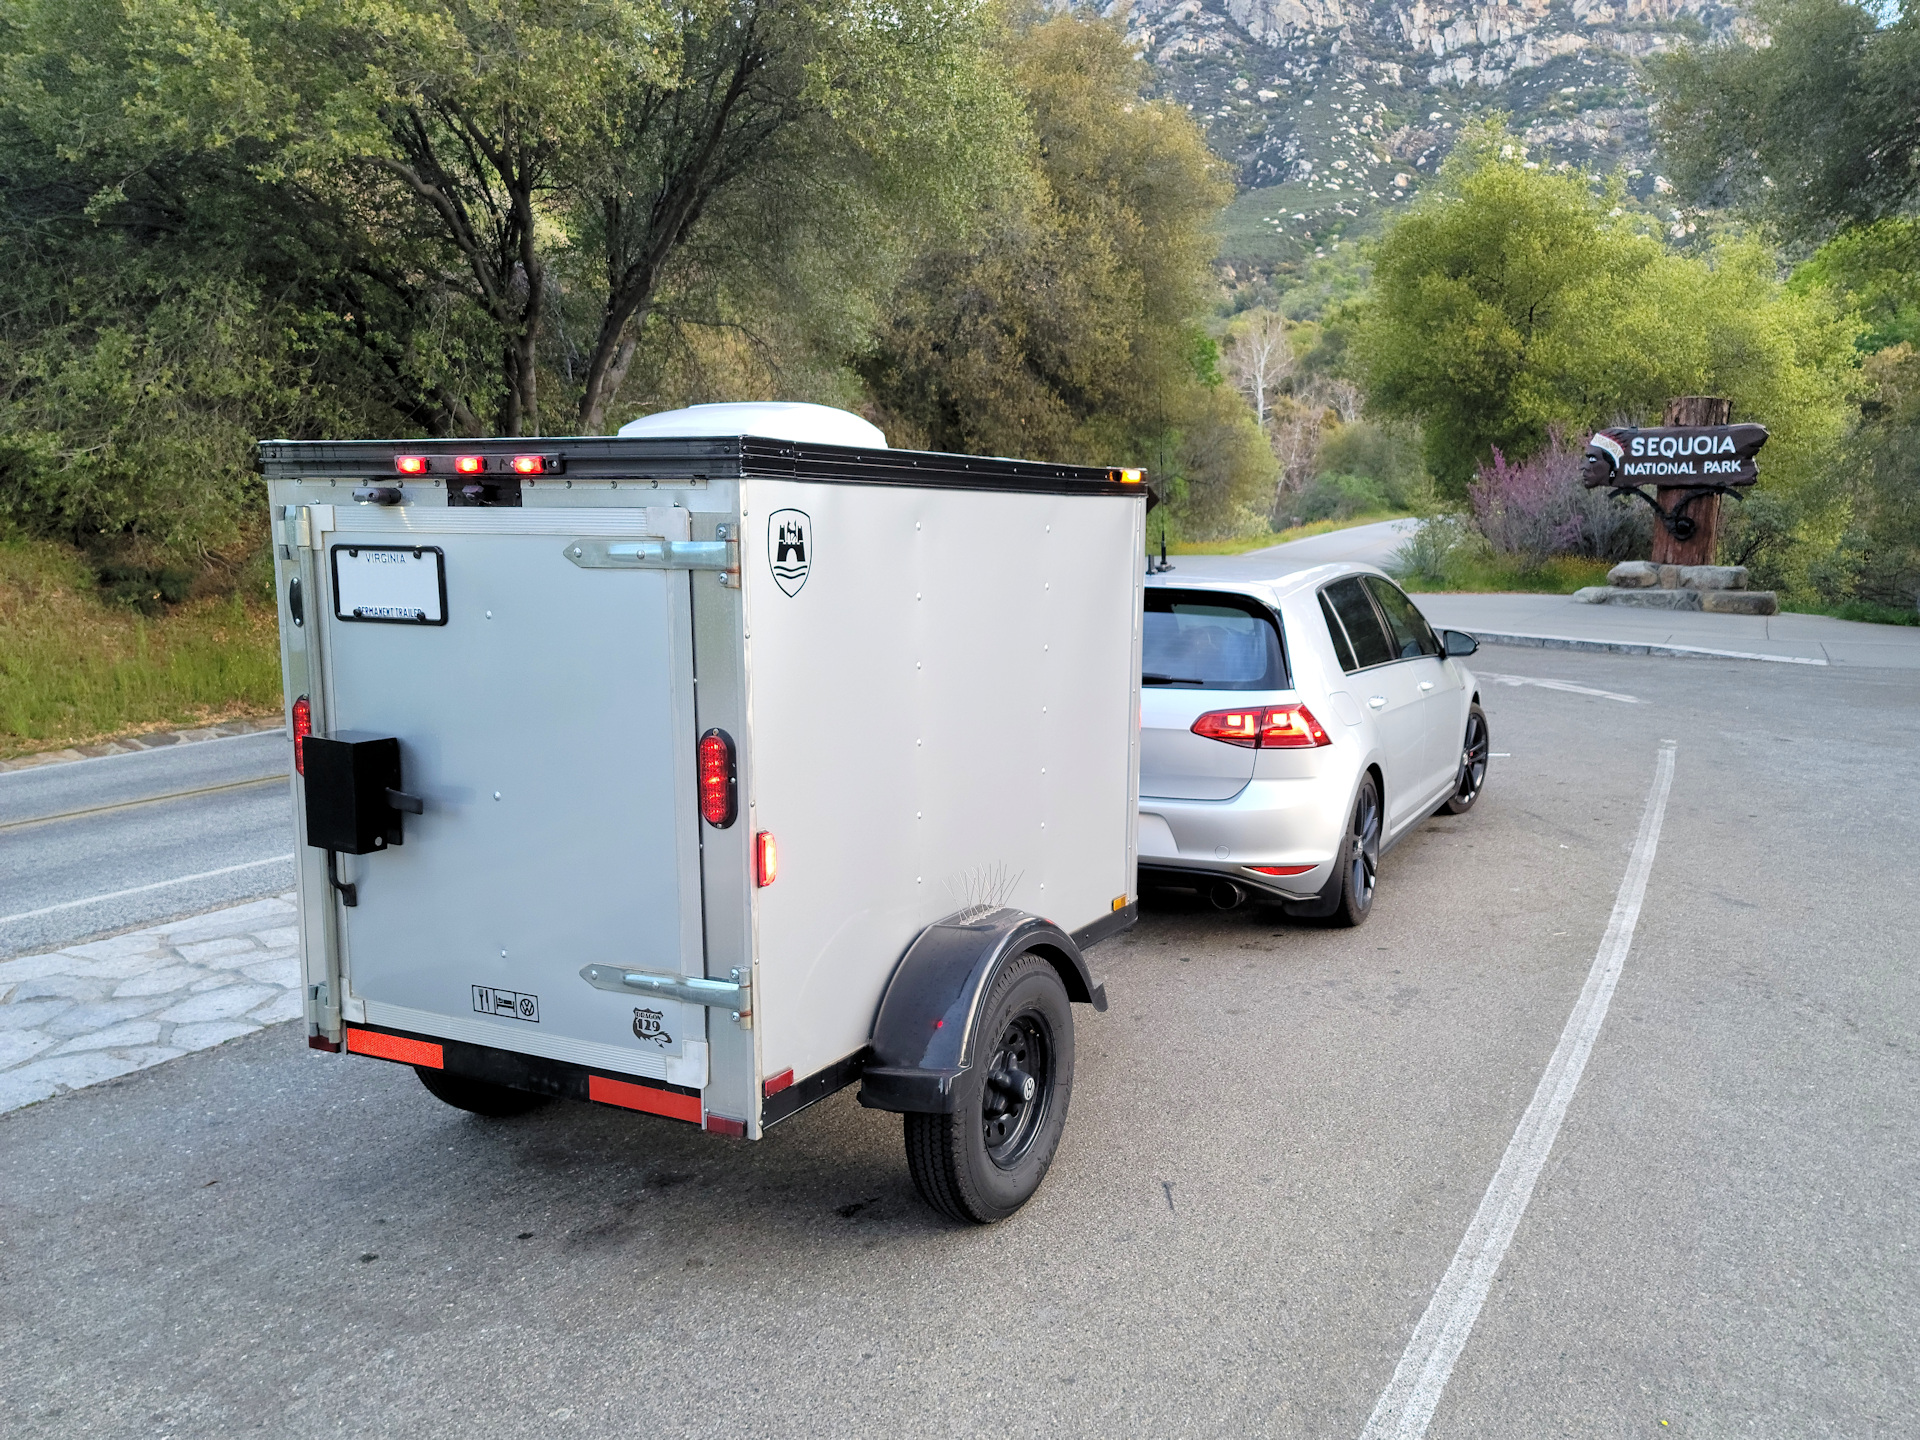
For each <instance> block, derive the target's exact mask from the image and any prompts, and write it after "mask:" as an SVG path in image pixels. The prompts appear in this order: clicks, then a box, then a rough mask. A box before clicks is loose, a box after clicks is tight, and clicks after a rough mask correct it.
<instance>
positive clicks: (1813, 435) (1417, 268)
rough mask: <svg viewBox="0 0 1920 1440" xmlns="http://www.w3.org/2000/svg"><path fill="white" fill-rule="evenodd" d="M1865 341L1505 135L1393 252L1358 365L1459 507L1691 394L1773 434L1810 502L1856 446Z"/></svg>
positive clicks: (1372, 398) (1458, 154) (1449, 174)
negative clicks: (1496, 478) (1513, 465)
mask: <svg viewBox="0 0 1920 1440" xmlns="http://www.w3.org/2000/svg"><path fill="white" fill-rule="evenodd" d="M1850 339H1851V327H1850V325H1849V324H1848V323H1847V321H1846V320H1845V319H1844V317H1842V316H1841V315H1840V314H1839V313H1837V312H1836V310H1835V308H1834V307H1833V306H1832V305H1831V303H1830V302H1829V301H1828V300H1827V298H1826V297H1825V296H1822V295H1813V294H1788V293H1786V292H1785V291H1784V290H1783V288H1782V287H1781V286H1780V284H1779V283H1778V282H1777V280H1776V278H1775V273H1774V262H1773V259H1772V257H1771V255H1769V254H1768V253H1767V252H1766V251H1764V250H1763V249H1762V248H1760V247H1759V246H1757V245H1754V244H1751V243H1735V244H1729V245H1725V246H1722V247H1720V248H1719V249H1717V250H1716V251H1715V252H1713V253H1712V254H1711V255H1709V256H1707V257H1705V258H1701V257H1695V256H1681V255H1674V254H1670V253H1668V252H1667V251H1666V250H1665V249H1664V248H1663V247H1662V246H1661V244H1660V242H1659V241H1658V240H1657V239H1655V238H1653V237H1652V236H1651V235H1648V234H1645V233H1642V232H1641V231H1639V230H1637V229H1636V228H1635V227H1634V225H1633V224H1632V222H1631V219H1630V217H1628V216H1626V215H1625V214H1623V213H1621V209H1620V207H1618V206H1610V204H1609V202H1608V201H1607V200H1606V199H1603V198H1602V197H1601V196H1599V195H1596V194H1595V192H1594V188H1593V186H1592V185H1591V183H1590V182H1589V181H1588V180H1587V179H1586V177H1584V176H1578V175H1573V176H1566V175H1558V174H1555V173H1553V172H1551V171H1545V170H1529V169H1527V168H1526V167H1525V165H1524V163H1523V162H1522V161H1521V160H1520V158H1519V154H1518V151H1517V149H1516V148H1515V147H1513V146H1512V145H1511V142H1510V141H1508V140H1507V139H1506V137H1505V134H1504V132H1503V131H1501V130H1499V129H1498V128H1497V127H1495V128H1489V129H1483V130H1481V131H1479V132H1476V133H1471V134H1469V135H1468V136H1466V137H1464V138H1463V142H1462V144H1461V146H1460V147H1459V148H1458V149H1457V150H1456V151H1455V154H1454V156H1453V157H1451V158H1450V159H1449V161H1448V164H1447V167H1446V169H1445V170H1444V172H1443V175H1442V183H1441V184H1440V186H1438V187H1436V191H1435V193H1434V194H1433V195H1432V196H1431V198H1429V199H1427V200H1425V201H1423V202H1421V203H1420V204H1419V205H1417V206H1416V207H1415V209H1414V210H1412V211H1411V212H1410V213H1409V214H1408V215H1407V216H1405V217H1404V218H1403V219H1401V220H1400V221H1399V222H1397V223H1396V224H1395V225H1394V226H1393V227H1392V228H1391V229H1390V230H1389V231H1388V232H1387V234H1386V236H1385V237H1384V239H1383V240H1382V241H1381V243H1380V246H1379V251H1378V254H1377V255H1376V258H1375V265H1374V294H1373V297H1372V298H1371V300H1370V301H1369V302H1368V304H1367V306H1366V307H1365V310H1364V312H1363V315H1362V318H1361V322H1360V325H1359V328H1358V331H1357V333H1356V335H1355V337H1354V341H1353V351H1354V361H1355V365H1356V368H1357V370H1358V372H1359V373H1360V374H1361V375H1362V376H1363V378H1364V380H1365V385H1366V389H1367V392H1368V395H1369V403H1370V404H1371V405H1372V407H1373V408H1374V410H1375V411H1376V412H1377V413H1380V414H1383V415H1386V416H1396V417H1403V418H1407V419H1414V420H1418V421H1419V422H1420V423H1421V424H1422V426H1423V427H1424V433H1425V436H1426V447H1427V459H1428V465H1429V468H1430V469H1431V470H1432V472H1433V475H1434V478H1435V480H1436V483H1437V484H1438V485H1439V487H1440V489H1441V491H1442V493H1445V494H1450V495H1452V496H1455V497H1458V496H1461V495H1463V494H1464V493H1465V490H1466V485H1467V483H1468V481H1469V480H1470V479H1471V478H1472V475H1473V473H1474V470H1475V468H1476V467H1477V466H1479V465H1481V464H1484V463H1485V462H1486V461H1487V460H1488V459H1489V458H1490V455H1491V452H1492V451H1493V449H1494V448H1496V447H1497V448H1499V449H1500V450H1502V451H1503V452H1505V453H1506V454H1507V455H1509V456H1510V457H1521V456H1525V455H1527V454H1530V453H1531V452H1532V451H1534V450H1535V449H1537V448H1538V447H1539V446H1540V445H1542V444H1543V443H1544V442H1545V439H1546V436H1547V433H1548V431H1549V429H1550V428H1551V427H1553V426H1555V425H1558V426H1561V427H1564V428H1565V429H1566V430H1567V431H1569V432H1575V431H1578V430H1582V429H1591V428H1595V427H1597V426H1599V425H1603V424H1610V423H1642V424H1644V423H1649V422H1651V421H1654V420H1657V418H1658V413H1659V410H1660V407H1661V405H1662V403H1663V402H1664V400H1665V399H1666V398H1668V397H1669V396H1673V395H1681V394H1717V395H1728V396H1731V397H1732V398H1733V401H1734V406H1735V410H1736V412H1737V413H1738V414H1740V415H1742V416H1749V417H1752V418H1754V419H1757V420H1760V421H1762V422H1764V423H1766V424H1767V425H1768V426H1769V427H1771V429H1772V431H1773V436H1774V438H1773V440H1772V442H1770V444H1769V447H1768V452H1767V467H1766V468H1767V469H1768V470H1769V472H1770V473H1771V474H1772V475H1773V477H1774V481H1775V483H1776V484H1778V485H1780V486H1783V487H1785V488H1800V487H1804V486H1806V485H1808V484H1810V483H1812V482H1813V481H1814V480H1815V478H1816V477H1817V476H1818V475H1819V474H1820V473H1821V472H1822V465H1823V464H1824V459H1825V457H1827V456H1828V455H1830V453H1831V451H1832V448H1833V446H1834V445H1835V444H1836V443H1837V441H1838V439H1839V437H1840V435H1841V433H1842V431H1843V429H1844V425H1845V420H1846V415H1847V394H1848V386H1849V384H1850V381H1851V372H1850V369H1849V348H1850Z"/></svg>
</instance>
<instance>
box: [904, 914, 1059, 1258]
mask: <svg viewBox="0 0 1920 1440" xmlns="http://www.w3.org/2000/svg"><path fill="white" fill-rule="evenodd" d="M979 1014H980V1019H979V1029H978V1030H977V1031H976V1032H975V1034H974V1036H973V1046H972V1053H973V1057H974V1060H973V1064H972V1065H971V1066H969V1067H968V1069H967V1071H966V1072H965V1074H963V1075H962V1076H961V1077H960V1079H959V1080H958V1082H956V1084H955V1086H954V1109H953V1113H952V1114H950V1115H925V1114H913V1113H909V1114H908V1115H907V1116H906V1117H905V1118H906V1144H907V1169H908V1170H909V1171H910V1172H911V1173H912V1175H913V1184H914V1188H915V1189H917V1190H918V1191H919V1192H920V1198H921V1199H923V1200H925V1201H926V1202H927V1204H929V1205H931V1206H932V1207H933V1208H934V1209H935V1210H938V1211H939V1212H940V1213H941V1214H942V1215H945V1216H947V1217H948V1218H950V1219H953V1220H960V1221H968V1222H971V1223H973V1224H976V1225H990V1224H992V1223H993V1222H994V1221H996V1220H1004V1219H1006V1218H1007V1217H1008V1216H1009V1215H1011V1214H1013V1212H1014V1211H1016V1210H1018V1209H1019V1208H1020V1207H1021V1206H1022V1205H1024V1204H1026V1203H1027V1201H1028V1200H1030V1199H1032V1198H1033V1194H1034V1192H1035V1191H1036V1190H1038V1189H1039V1188H1040V1182H1041V1181H1042V1180H1044V1179H1045V1178H1046V1175H1047V1167H1048V1166H1050V1165H1051V1164H1052V1163H1053V1155H1054V1151H1056V1150H1057V1149H1058V1148H1059V1146H1060V1135H1061V1132H1062V1131H1063V1130H1064V1129H1065V1128H1066V1124H1067V1101H1068V1098H1069V1097H1070V1096H1071V1094H1072V1092H1073V1007H1072V1005H1071V1003H1070V1002H1069V1001H1068V999H1067V989H1066V986H1065V985H1063V984H1062V983H1061V981H1060V975H1059V972H1058V971H1056V970H1055V969H1054V968H1053V965H1052V963H1051V962H1050V961H1049V960H1048V959H1047V958H1046V957H1045V956H1044V955H1041V954H1039V953H1038V952H1037V951H1032V950H1029V951H1028V952H1027V953H1026V954H1024V955H1021V956H1019V957H1018V958H1016V959H1015V960H1013V961H1011V962H1010V963H1009V964H1008V965H1007V966H1006V968H1005V969H1003V970H1002V971H1001V972H1000V975H999V976H998V978H996V979H995V981H994V982H993V988H992V989H991V990H989V991H988V993H987V999H986V1002H985V1003H984V1004H983V1005H982V1006H981V1007H980V1012H979Z"/></svg>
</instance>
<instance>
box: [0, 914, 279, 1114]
mask: <svg viewBox="0 0 1920 1440" xmlns="http://www.w3.org/2000/svg"><path fill="white" fill-rule="evenodd" d="M300 1014H301V996H300V954H299V940H298V932H297V931H296V930H295V928H294V908H293V895H292V892H288V893H287V894H285V895H278V896H270V897H269V898H267V899H264V900H253V901H249V902H248V903H246V904H244V905H232V906H229V907H228V908H226V909H224V910H215V911H212V912H211V913H209V914H205V915H195V916H192V917H190V918H188V919H185V920H169V921H167V922H166V923H165V924H161V925H150V926H148V927H147V928H146V929H144V930H134V931H131V932H129V933H128V934H125V935H116V936H114V937H112V938H111V939H107V940H94V941H91V942H90V943H88V944H85V945H72V946H69V947H68V948H67V949H65V950H59V951H55V952H54V953H52V954H50V955H23V956H21V957H20V958H19V959H16V960H6V961H0V1111H6V1110H13V1109H17V1108H18V1107H20V1106H22V1105H31V1104H32V1103H33V1102H34V1101H36V1100H45V1099H46V1098H47V1097H48V1096H50V1095H57V1094H59V1093H61V1092H62V1091H65V1090H77V1089H79V1088H80V1087H81V1086H84V1085H97V1084H99V1083H100V1082H101V1081H102V1080H111V1079H112V1078H113V1077H114V1076H116V1075H125V1074H126V1073H127V1072H128V1071H131V1070H140V1069H143V1068H145V1067H146V1066H148V1065H158V1064H160V1063H161V1062H162V1061H165V1060H172V1059H176V1058H177V1057H179V1056H181V1055H184V1054H186V1053H187V1052H188V1051H190V1050H205V1049H208V1048H209V1047H211V1046H214V1045H219V1044H221V1043H223V1042H225V1041H228V1040H232V1039H236V1038H237V1037H239V1036H241V1035H250V1034H252V1033H253V1032H254V1031H255V1030H258V1029H260V1028H261V1027H262V1026H264V1025H272V1024H275V1023H277V1022H279V1021H282V1020H292V1019H294V1018H295V1017H297V1016H298V1015H300Z"/></svg>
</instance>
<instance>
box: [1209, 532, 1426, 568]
mask: <svg viewBox="0 0 1920 1440" xmlns="http://www.w3.org/2000/svg"><path fill="white" fill-rule="evenodd" d="M1419 527H1420V522H1419V521H1418V520H1414V519H1404V520H1380V521H1376V522H1375V523H1373V524H1371V525H1353V526H1349V527H1348V528H1347V529H1345V530H1329V531H1328V532H1327V533H1326V534H1324V535H1309V536H1307V537H1306V538H1305V539H1304V540H1288V541H1286V542H1284V543H1283V544H1279V545H1269V546H1267V548H1266V549H1264V550H1249V551H1247V552H1246V553H1245V554H1244V555H1176V556H1174V557H1172V558H1173V568H1174V570H1175V571H1176V572H1184V573H1186V574H1188V575H1194V576H1206V577H1210V578H1212V577H1228V576H1232V577H1237V578H1255V577H1259V576H1265V575H1272V574H1275V573H1276V572H1277V571H1279V570H1286V569H1293V568H1296V567H1298V566H1302V565H1325V564H1327V563H1329V562H1331V561H1335V560H1349V561H1354V562H1356V563H1358V564H1362V565H1379V566H1382V567H1384V566H1385V565H1386V563H1387V561H1388V560H1390V559H1392V558H1393V552H1394V551H1396V550H1398V549H1399V548H1400V547H1401V546H1402V545H1404V544H1406V543H1407V540H1408V539H1409V537H1411V536H1412V534H1413V532H1414V531H1415V530H1417V529H1418V528H1419Z"/></svg>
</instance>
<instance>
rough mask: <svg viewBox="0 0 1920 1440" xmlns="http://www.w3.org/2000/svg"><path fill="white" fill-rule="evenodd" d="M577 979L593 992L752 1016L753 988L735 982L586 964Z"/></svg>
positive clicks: (746, 984) (736, 972)
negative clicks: (607, 992) (659, 998)
mask: <svg viewBox="0 0 1920 1440" xmlns="http://www.w3.org/2000/svg"><path fill="white" fill-rule="evenodd" d="M734 973H735V974H738V973H739V972H738V971H735V972H734ZM580 978H581V979H582V980H584V981H586V982H587V983H588V984H589V985H591V986H593V988H594V989H596V990H611V991H612V992H613V993H614V994H616V995H652V996H656V997H665V998H666V999H668V1000H678V1001H680V1002H681V1003H682V1004H686V1005H705V1006H707V1007H709V1008H710V1009H714V1010H731V1011H733V1012H734V1014H736V1015H738V1016H746V1015H751V1014H752V1013H753V988H752V985H751V984H750V983H743V982H741V981H738V980H708V979H706V978H704V977H702V976H697V975H659V974H656V973H654V972H653V971H650V970H628V969H626V968H624V967H622V966H619V965H588V966H585V967H584V968H583V969H582V970H581V971H580Z"/></svg>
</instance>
